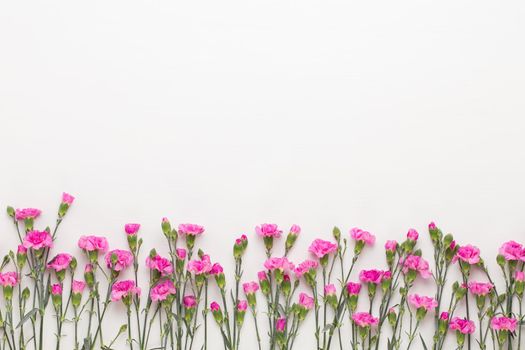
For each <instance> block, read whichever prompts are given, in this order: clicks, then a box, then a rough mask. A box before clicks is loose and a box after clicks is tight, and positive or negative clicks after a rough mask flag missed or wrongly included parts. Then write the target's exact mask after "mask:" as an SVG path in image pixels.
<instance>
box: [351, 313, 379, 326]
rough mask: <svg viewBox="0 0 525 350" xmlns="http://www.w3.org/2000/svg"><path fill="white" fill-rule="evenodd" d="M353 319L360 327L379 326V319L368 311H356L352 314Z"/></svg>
mask: <svg viewBox="0 0 525 350" xmlns="http://www.w3.org/2000/svg"><path fill="white" fill-rule="evenodd" d="M352 321H354V323H355V324H356V325H358V326H359V327H372V326H377V325H378V323H379V319H378V318H377V317H374V316H372V315H370V314H369V313H368V312H355V313H354V314H353V315H352Z"/></svg>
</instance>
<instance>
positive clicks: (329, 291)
mask: <svg viewBox="0 0 525 350" xmlns="http://www.w3.org/2000/svg"><path fill="white" fill-rule="evenodd" d="M336 292H337V291H336V289H335V285H333V284H327V285H326V286H324V295H325V296H326V295H335V294H336Z"/></svg>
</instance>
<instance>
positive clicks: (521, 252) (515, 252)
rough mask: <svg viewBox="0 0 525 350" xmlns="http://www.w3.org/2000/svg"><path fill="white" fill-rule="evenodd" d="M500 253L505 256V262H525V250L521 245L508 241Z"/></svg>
mask: <svg viewBox="0 0 525 350" xmlns="http://www.w3.org/2000/svg"><path fill="white" fill-rule="evenodd" d="M499 253H500V254H501V255H503V257H504V258H505V260H507V261H508V260H522V261H525V249H524V248H523V246H522V245H521V244H519V243H518V242H515V241H508V242H505V243H503V245H502V246H501V247H500V248H499Z"/></svg>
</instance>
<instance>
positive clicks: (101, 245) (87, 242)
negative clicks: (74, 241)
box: [78, 236, 109, 252]
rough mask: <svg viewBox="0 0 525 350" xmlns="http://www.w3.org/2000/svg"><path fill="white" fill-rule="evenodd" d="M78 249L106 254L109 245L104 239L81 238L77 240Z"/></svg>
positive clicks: (96, 237) (94, 237)
mask: <svg viewBox="0 0 525 350" xmlns="http://www.w3.org/2000/svg"><path fill="white" fill-rule="evenodd" d="M78 247H79V248H80V249H83V250H85V251H88V252H92V251H100V252H106V251H107V250H108V247H109V244H108V240H107V239H106V238H105V237H99V236H81V237H80V239H79V240H78Z"/></svg>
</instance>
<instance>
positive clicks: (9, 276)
mask: <svg viewBox="0 0 525 350" xmlns="http://www.w3.org/2000/svg"><path fill="white" fill-rule="evenodd" d="M18 280H19V279H18V273H16V272H14V271H11V272H0V285H2V286H3V287H7V286H9V287H14V286H16V284H17V283H18Z"/></svg>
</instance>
